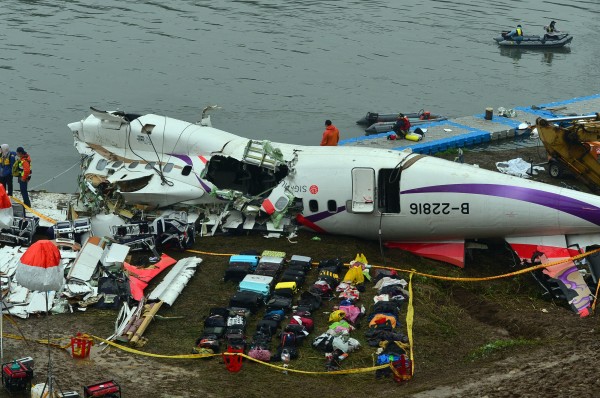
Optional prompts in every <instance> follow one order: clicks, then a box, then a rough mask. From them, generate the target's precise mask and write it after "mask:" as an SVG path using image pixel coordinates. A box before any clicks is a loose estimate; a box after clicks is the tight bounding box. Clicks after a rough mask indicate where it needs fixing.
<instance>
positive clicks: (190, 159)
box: [169, 153, 211, 193]
mask: <svg viewBox="0 0 600 398" xmlns="http://www.w3.org/2000/svg"><path fill="white" fill-rule="evenodd" d="M169 155H171V156H173V157H174V158H177V159H180V160H183V161H184V162H185V163H186V164H188V165H190V166H193V163H192V158H191V157H189V156H188V155H178V154H176V153H170V154H169ZM196 178H197V179H198V182H199V183H200V185H201V186H202V188H204V191H206V193H210V191H211V189H210V187H209V186H208V185H206V183H205V182H204V181H202V179H201V178H200V177H198V175H196Z"/></svg>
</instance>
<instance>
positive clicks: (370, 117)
mask: <svg viewBox="0 0 600 398" xmlns="http://www.w3.org/2000/svg"><path fill="white" fill-rule="evenodd" d="M365 119H367V126H370V125H372V124H373V123H377V120H378V119H379V113H374V112H367V116H366V118H365Z"/></svg>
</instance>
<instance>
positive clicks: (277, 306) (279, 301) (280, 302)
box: [267, 295, 292, 312]
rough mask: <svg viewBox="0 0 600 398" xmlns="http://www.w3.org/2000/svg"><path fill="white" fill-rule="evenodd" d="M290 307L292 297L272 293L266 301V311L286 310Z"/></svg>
mask: <svg viewBox="0 0 600 398" xmlns="http://www.w3.org/2000/svg"><path fill="white" fill-rule="evenodd" d="M291 308H292V299H291V298H290V297H283V296H278V295H274V296H273V297H271V299H270V300H269V301H268V302H267V311H273V310H283V311H284V312H288V311H289V310H290V309H291Z"/></svg>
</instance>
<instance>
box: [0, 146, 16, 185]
mask: <svg viewBox="0 0 600 398" xmlns="http://www.w3.org/2000/svg"><path fill="white" fill-rule="evenodd" d="M1 147H2V154H1V157H0V183H1V184H2V185H4V189H5V190H6V193H7V194H8V196H12V194H13V175H12V168H13V166H14V164H15V160H16V159H17V154H16V152H13V151H11V150H10V149H9V148H8V144H2V146H1Z"/></svg>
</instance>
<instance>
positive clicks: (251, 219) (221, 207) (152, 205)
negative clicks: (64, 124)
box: [69, 108, 302, 234]
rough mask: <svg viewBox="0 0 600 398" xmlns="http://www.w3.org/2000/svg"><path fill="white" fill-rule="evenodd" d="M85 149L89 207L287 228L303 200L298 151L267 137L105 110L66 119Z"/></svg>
mask: <svg viewBox="0 0 600 398" xmlns="http://www.w3.org/2000/svg"><path fill="white" fill-rule="evenodd" d="M69 128H70V129H71V131H72V133H73V137H74V141H75V147H76V149H77V150H78V152H79V153H80V154H81V155H82V172H81V175H80V180H79V197H80V203H82V204H83V205H84V206H85V207H86V208H87V209H88V210H89V211H90V212H92V213H101V212H108V211H115V210H116V209H123V208H128V209H130V210H133V212H135V210H138V211H139V210H145V211H147V210H155V209H164V208H183V209H186V210H187V211H189V212H195V213H198V214H199V215H200V217H199V224H201V225H200V226H201V227H202V229H201V230H200V233H201V234H202V233H211V234H214V233H215V232H216V229H217V228H222V229H223V230H227V231H231V230H238V229H239V230H252V229H258V230H261V231H265V232H287V231H290V230H293V229H295V225H294V222H293V220H294V218H295V216H296V215H297V214H298V213H300V212H301V211H302V205H301V201H300V200H297V198H296V197H295V196H294V194H293V193H292V192H291V191H290V190H289V189H287V188H285V187H286V186H287V185H289V183H287V184H286V178H287V177H288V176H290V175H293V174H294V164H295V156H291V158H290V159H286V158H285V157H284V155H283V154H282V152H281V151H280V150H279V149H277V148H274V147H273V146H271V143H270V142H268V141H255V140H250V139H246V138H242V137H238V136H235V135H232V134H230V133H227V132H224V131H221V130H217V129H214V128H212V127H211V125H210V118H208V117H207V118H204V119H203V120H202V121H201V122H200V123H197V124H194V123H189V122H184V121H180V120H175V119H171V118H166V117H163V116H157V115H152V114H150V115H143V116H141V115H136V114H126V113H123V112H104V111H98V110H96V109H93V108H92V114H91V115H90V116H88V117H87V118H86V119H84V120H82V121H80V122H75V123H71V124H69Z"/></svg>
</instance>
